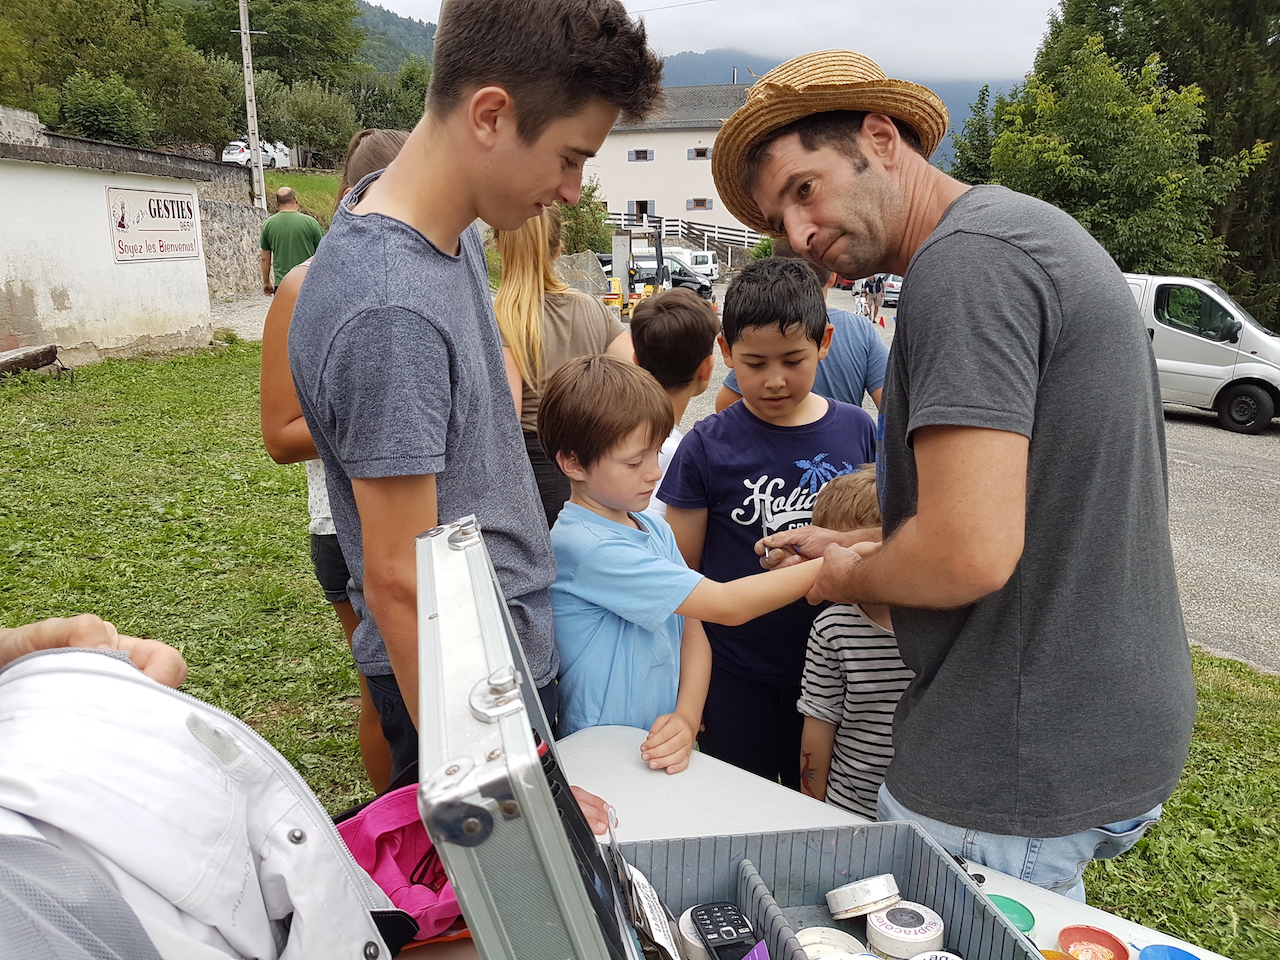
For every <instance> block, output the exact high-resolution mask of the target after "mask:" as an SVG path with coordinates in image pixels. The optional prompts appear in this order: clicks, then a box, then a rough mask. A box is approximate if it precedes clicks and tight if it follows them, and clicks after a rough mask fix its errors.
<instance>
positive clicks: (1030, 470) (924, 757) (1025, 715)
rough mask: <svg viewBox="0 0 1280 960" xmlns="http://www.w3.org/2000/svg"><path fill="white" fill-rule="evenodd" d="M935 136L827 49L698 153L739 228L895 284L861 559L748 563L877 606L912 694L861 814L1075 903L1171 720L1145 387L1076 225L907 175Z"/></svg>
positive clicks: (1110, 849)
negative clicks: (802, 566)
mask: <svg viewBox="0 0 1280 960" xmlns="http://www.w3.org/2000/svg"><path fill="white" fill-rule="evenodd" d="M947 121H948V118H947V112H946V108H945V107H944V106H943V104H942V101H941V100H940V99H939V98H938V97H937V96H936V95H935V94H934V93H933V92H932V91H930V90H928V89H926V88H924V87H921V86H919V85H917V84H913V83H908V82H906V81H902V80H893V79H889V78H888V77H886V76H885V74H884V72H883V71H882V70H880V68H879V67H878V66H877V65H876V64H875V63H874V62H872V61H871V60H869V59H867V58H866V57H864V56H861V55H859V54H856V53H852V52H850V51H839V50H833V51H825V52H821V53H814V54H808V55H806V56H803V57H799V58H797V59H795V60H792V61H790V62H788V63H785V64H783V65H782V66H780V67H778V68H777V69H775V70H772V71H770V72H769V73H767V74H766V75H765V76H764V77H762V78H761V79H760V80H759V81H758V82H757V83H756V84H755V86H753V87H752V89H751V91H750V94H749V96H748V98H747V102H746V104H745V105H744V106H743V107H742V108H741V109H740V110H738V111H737V112H736V113H735V114H734V115H733V116H732V117H731V118H730V119H729V120H728V121H727V122H726V123H725V125H724V127H723V128H722V130H721V132H720V135H719V136H718V137H717V139H716V149H715V153H714V155H713V157H712V165H713V171H714V174H715V180H716V187H717V188H718V190H719V193H720V196H721V198H722V199H723V200H724V202H725V205H726V206H727V207H728V208H729V210H731V211H732V212H733V214H734V216H736V217H737V218H738V219H739V220H741V221H742V222H743V223H745V224H746V225H748V226H750V227H752V228H753V229H755V230H759V231H763V232H767V233H770V234H773V235H775V236H781V235H782V234H786V235H787V236H788V237H789V238H790V240H791V243H792V245H793V246H794V247H795V249H796V251H797V252H798V253H800V254H801V255H802V256H804V257H806V258H807V259H809V260H812V261H814V262H815V263H820V264H822V265H823V266H825V267H827V268H828V269H830V270H833V271H835V272H836V273H838V274H840V275H841V276H845V277H859V276H867V275H868V274H870V273H896V274H901V275H902V276H904V277H905V278H906V279H905V282H904V283H903V287H902V292H901V300H900V302H899V304H898V325H897V330H896V332H895V337H894V342H893V347H892V350H891V353H890V358H889V370H888V373H887V379H886V382H885V388H884V395H883V403H882V407H881V409H882V411H883V413H882V415H881V424H880V434H881V442H880V450H879V465H878V469H879V474H880V476H879V482H880V495H881V501H882V505H883V515H884V525H883V542H878V543H871V542H858V541H880V540H881V531H864V532H862V535H861V536H858V535H853V536H849V535H841V534H837V533H835V532H833V531H824V530H820V529H816V528H809V529H807V530H797V531H786V532H782V533H778V534H774V535H772V536H770V537H768V538H766V539H765V541H763V543H762V544H761V545H759V546H758V548H757V549H758V551H759V552H761V553H762V554H764V556H765V560H764V562H765V565H766V566H772V565H777V564H780V563H787V562H795V558H796V557H797V556H807V557H812V556H824V557H825V563H824V568H823V571H822V574H821V576H820V577H819V579H818V583H817V585H816V586H815V588H814V594H812V595H811V599H814V600H817V599H824V600H832V601H837V602H842V603H853V602H871V603H887V604H889V605H890V606H891V607H892V608H893V622H894V627H895V629H896V631H897V636H898V642H899V646H900V648H901V651H902V658H903V660H904V661H905V663H906V664H907V666H909V667H910V668H911V669H912V670H913V671H914V673H915V679H914V680H913V681H912V684H911V686H910V688H909V689H908V690H907V692H906V694H905V695H904V696H903V698H902V700H901V702H900V704H899V706H898V710H897V714H896V715H895V718H894V737H893V739H894V749H895V756H894V759H893V762H892V764H891V766H890V768H889V772H888V776H887V778H886V781H885V785H884V787H883V788H882V789H881V793H880V803H879V811H878V812H879V815H880V817H881V818H882V819H913V820H916V821H918V822H920V823H921V824H922V825H923V826H924V828H925V829H926V830H927V831H928V832H930V833H931V834H933V835H934V836H935V838H937V839H938V840H939V841H940V842H941V843H942V844H943V845H944V846H946V847H948V848H949V849H950V850H951V851H952V852H954V853H957V854H961V855H964V856H967V857H970V858H971V859H974V860H976V861H978V862H980V863H985V864H987V865H988V866H991V867H993V868H995V869H997V870H1002V871H1004V872H1007V873H1011V874H1013V875H1015V876H1019V877H1021V878H1023V879H1026V880H1029V881H1031V882H1033V883H1037V884H1039V885H1041V886H1044V887H1048V888H1050V889H1054V890H1058V891H1059V892H1062V893H1065V894H1067V895H1069V896H1074V897H1076V898H1077V899H1083V898H1084V884H1083V880H1082V876H1083V872H1084V868H1085V866H1086V865H1087V864H1088V862H1089V861H1090V859H1092V858H1094V857H1095V856H1103V857H1109V856H1115V855H1117V854H1119V853H1122V852H1123V851H1124V850H1126V849H1128V848H1129V847H1130V846H1131V845H1132V844H1133V843H1134V842H1135V841H1136V840H1137V839H1138V837H1140V836H1141V834H1142V833H1143V831H1144V830H1145V829H1146V827H1147V826H1148V825H1150V824H1151V823H1152V822H1154V821H1155V819H1156V818H1157V817H1158V816H1159V813H1160V807H1161V804H1162V803H1163V801H1164V800H1166V799H1167V798H1168V797H1169V795H1170V794H1171V793H1172V791H1173V788H1174V786H1175V784H1176V782H1177V779H1178V776H1179V774H1180V772H1181V770H1182V767H1183V765H1184V764H1185V762H1186V757H1187V750H1188V747H1189V744H1190V738H1191V727H1192V721H1193V719H1194V715H1195V688H1194V685H1193V683H1192V679H1191V669H1190V656H1189V653H1188V648H1187V640H1186V634H1185V630H1184V627H1183V622H1182V610H1181V606H1180V604H1179V600H1178V590H1177V583H1176V580H1175V578H1174V568H1173V555H1172V549H1171V546H1170V542H1169V529H1168V482H1167V474H1166V470H1165V444H1164V421H1163V416H1162V412H1161V407H1160V392H1159V386H1158V383H1157V380H1156V368H1155V362H1154V360H1153V358H1152V354H1151V349H1150V346H1149V344H1148V341H1147V333H1146V330H1145V329H1144V326H1143V324H1142V322H1141V319H1140V317H1139V315H1138V313H1137V310H1136V308H1135V306H1134V301H1133V297H1132V296H1131V294H1130V293H1129V290H1128V286H1127V284H1126V283H1125V280H1124V277H1123V276H1122V274H1121V273H1120V271H1119V269H1118V268H1117V267H1116V265H1115V263H1114V262H1113V261H1112V260H1111V258H1110V257H1109V256H1108V255H1107V253H1106V252H1105V251H1104V250H1103V249H1102V248H1101V247H1100V246H1099V245H1098V244H1097V243H1096V242H1095V241H1094V240H1093V238H1092V237H1090V236H1089V234H1088V233H1087V232H1086V231H1085V230H1084V228H1083V227H1081V226H1080V224H1078V223H1077V222H1076V221H1075V220H1073V219H1072V218H1071V217H1069V216H1068V215H1067V214H1065V213H1063V212H1062V211H1061V210H1058V209H1056V208H1055V207H1052V206H1050V205H1048V204H1045V203H1042V202H1041V201H1039V200H1035V199H1032V198H1030V197H1026V196H1023V195H1021V194H1017V193H1014V192H1012V191H1010V190H1007V189H1005V188H1003V187H998V186H991V185H982V186H976V187H970V186H967V185H965V184H963V183H960V182H958V181H956V180H954V179H952V178H951V177H949V176H947V175H946V174H944V173H942V172H941V170H939V169H938V168H936V167H934V166H931V165H930V164H929V161H928V157H929V156H930V154H932V152H933V150H934V149H935V148H936V147H937V145H938V143H939V141H940V140H941V139H942V137H943V135H944V133H945V132H946V129H947ZM957 303H959V304H962V305H969V306H967V307H966V306H962V307H961V311H960V313H959V315H957V308H956V304H957Z"/></svg>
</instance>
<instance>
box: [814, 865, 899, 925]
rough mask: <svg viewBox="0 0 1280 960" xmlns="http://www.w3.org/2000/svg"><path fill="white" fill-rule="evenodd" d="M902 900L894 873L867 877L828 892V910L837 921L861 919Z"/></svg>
mask: <svg viewBox="0 0 1280 960" xmlns="http://www.w3.org/2000/svg"><path fill="white" fill-rule="evenodd" d="M901 899H902V894H900V893H899V892H898V881H897V880H895V879H894V878H893V874H892V873H882V874H880V875H879V876H875V877H867V878H866V879H865V880H856V881H854V882H853V883H846V884H845V885H844V886H842V887H836V888H835V889H834V890H828V891H827V909H828V910H830V911H831V916H832V917H833V918H834V919H836V920H848V919H849V918H850V917H861V916H863V915H864V914H868V913H874V912H875V911H877V910H883V909H885V908H886V907H891V906H893V905H894V904H895V903H897V902H898V901H899V900H901Z"/></svg>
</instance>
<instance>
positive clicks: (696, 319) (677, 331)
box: [631, 287, 720, 517]
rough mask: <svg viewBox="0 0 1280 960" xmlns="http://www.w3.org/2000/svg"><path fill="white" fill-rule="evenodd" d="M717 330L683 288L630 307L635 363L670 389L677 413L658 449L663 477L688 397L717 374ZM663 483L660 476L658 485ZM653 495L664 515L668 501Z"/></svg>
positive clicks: (710, 313) (711, 315) (705, 306)
mask: <svg viewBox="0 0 1280 960" xmlns="http://www.w3.org/2000/svg"><path fill="white" fill-rule="evenodd" d="M719 332H720V321H719V320H718V319H717V318H716V313H715V310H713V309H712V307H711V305H710V304H709V303H707V301H705V300H703V299H702V298H701V297H699V296H698V295H697V294H696V293H694V292H693V291H692V290H688V289H686V288H684V287H677V288H676V289H674V290H668V291H667V292H666V293H660V294H658V295H657V296H654V297H647V298H645V299H644V300H641V301H640V302H639V303H638V304H636V306H635V309H633V310H632V311H631V344H632V346H633V347H634V349H635V358H636V363H637V364H639V365H640V366H641V367H644V369H646V370H648V371H649V372H650V373H651V374H653V376H654V378H655V379H656V380H657V381H658V383H660V384H661V385H662V389H663V390H665V391H667V396H668V397H670V398H671V409H672V412H673V413H674V414H675V426H673V427H672V428H671V434H670V435H669V436H668V437H667V439H666V440H664V441H662V450H661V451H660V452H659V453H658V467H659V469H660V470H661V471H662V473H663V475H664V476H665V475H666V472H667V467H668V466H669V465H670V463H671V458H672V457H674V456H675V453H676V448H677V447H679V446H680V439H681V437H683V436H684V431H683V430H681V429H680V421H681V420H682V419H684V412H685V410H687V409H688V408H689V401H690V400H692V399H693V398H694V397H698V396H701V395H702V394H703V393H705V392H706V389H707V387H708V386H710V385H711V376H712V374H713V373H714V372H715V356H714V354H713V352H712V351H713V350H714V349H715V345H716V334H718V333H719ZM661 487H662V481H661V480H659V481H658V488H659V489H661ZM654 493H655V496H654V498H653V500H652V501H650V503H649V510H650V511H651V512H653V513H656V514H657V515H658V516H660V517H665V516H666V514H667V505H666V504H665V503H663V502H662V501H661V500H659V499H658V498H657V496H656V494H657V491H654Z"/></svg>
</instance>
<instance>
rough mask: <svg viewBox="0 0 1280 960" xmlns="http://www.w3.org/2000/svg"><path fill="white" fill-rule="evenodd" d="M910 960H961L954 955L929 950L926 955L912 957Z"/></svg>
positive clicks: (942, 951)
mask: <svg viewBox="0 0 1280 960" xmlns="http://www.w3.org/2000/svg"><path fill="white" fill-rule="evenodd" d="M911 960H962V958H961V957H959V956H957V955H956V954H954V953H947V951H945V950H930V951H929V952H928V953H922V954H920V955H919V956H918V957H912V958H911Z"/></svg>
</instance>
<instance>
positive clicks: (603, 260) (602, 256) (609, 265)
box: [596, 253, 613, 277]
mask: <svg viewBox="0 0 1280 960" xmlns="http://www.w3.org/2000/svg"><path fill="white" fill-rule="evenodd" d="M596 259H597V260H599V261H600V269H601V270H603V271H604V275H605V276H606V277H612V276H613V254H612V253H597V254H596Z"/></svg>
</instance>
